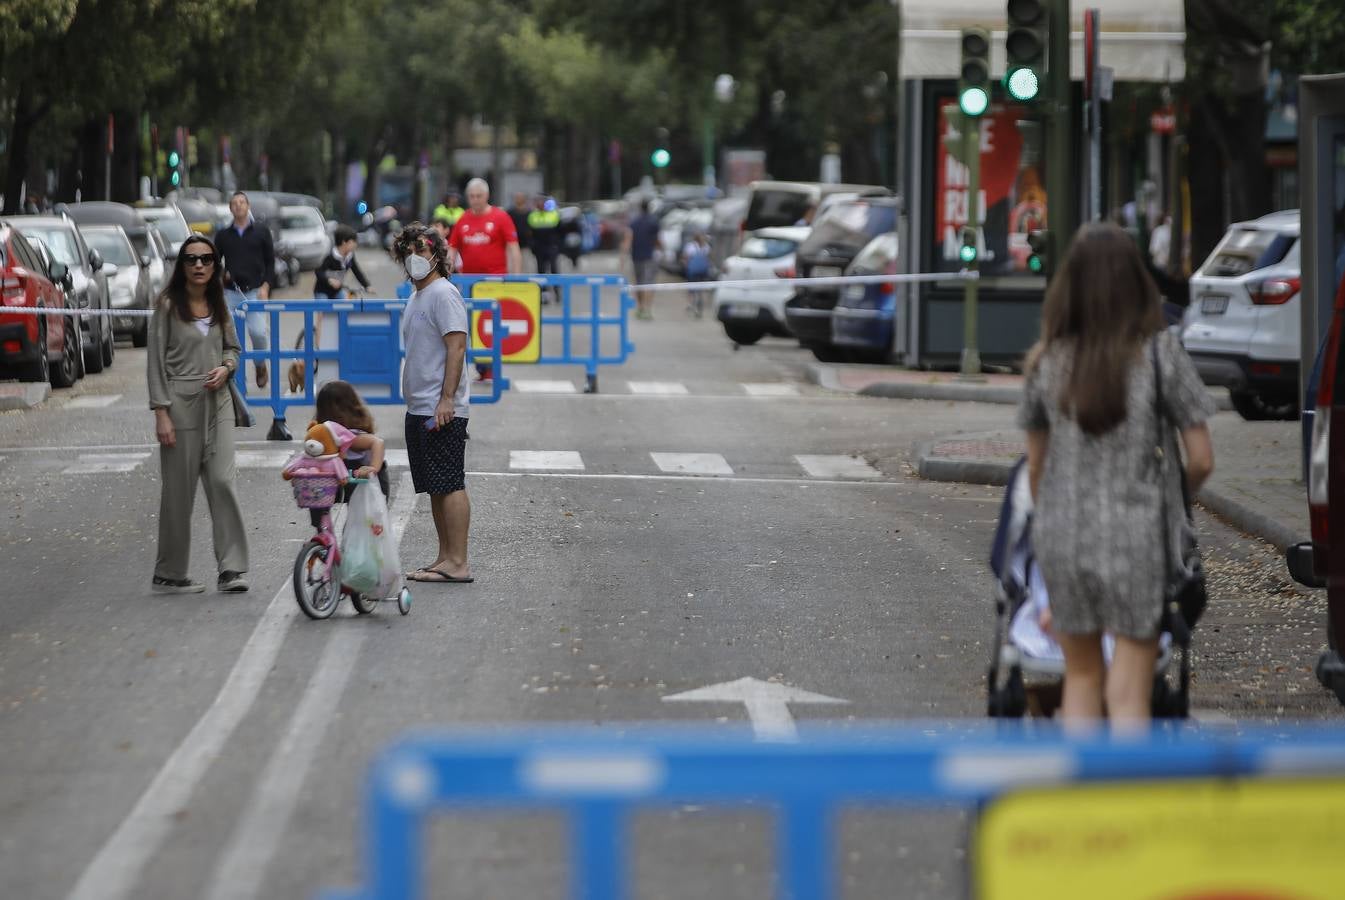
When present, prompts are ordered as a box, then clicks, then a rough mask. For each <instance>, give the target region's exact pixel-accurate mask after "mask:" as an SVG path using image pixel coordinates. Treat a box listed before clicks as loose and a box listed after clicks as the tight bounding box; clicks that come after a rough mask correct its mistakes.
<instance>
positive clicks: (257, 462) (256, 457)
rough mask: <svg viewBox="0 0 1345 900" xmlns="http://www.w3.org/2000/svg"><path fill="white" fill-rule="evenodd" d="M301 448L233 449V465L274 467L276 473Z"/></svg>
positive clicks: (260, 467)
mask: <svg viewBox="0 0 1345 900" xmlns="http://www.w3.org/2000/svg"><path fill="white" fill-rule="evenodd" d="M301 450H302V448H301V447H296V448H295V449H293V450H235V451H234V466H236V467H237V468H239V469H275V470H276V474H279V473H280V470H281V469H283V468H284V467H285V463H287V462H289V461H290V460H291V459H293V458H294V457H295V455H296V454H297V453H299V452H300V451H301Z"/></svg>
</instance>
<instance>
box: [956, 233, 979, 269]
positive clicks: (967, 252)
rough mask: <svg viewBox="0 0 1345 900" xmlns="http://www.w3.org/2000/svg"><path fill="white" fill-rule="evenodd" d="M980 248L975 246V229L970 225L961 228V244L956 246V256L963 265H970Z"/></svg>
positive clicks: (974, 260)
mask: <svg viewBox="0 0 1345 900" xmlns="http://www.w3.org/2000/svg"><path fill="white" fill-rule="evenodd" d="M979 255H980V250H979V249H978V248H977V246H976V229H975V228H972V227H971V226H970V225H965V226H963V228H962V246H961V247H959V248H958V251H957V257H958V259H960V260H962V262H963V264H964V265H968V266H970V265H972V264H973V263H975V262H976V258H977V256H979Z"/></svg>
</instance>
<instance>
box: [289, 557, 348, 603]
mask: <svg viewBox="0 0 1345 900" xmlns="http://www.w3.org/2000/svg"><path fill="white" fill-rule="evenodd" d="M340 585H341V578H340V572H339V571H338V570H337V568H336V567H335V566H333V567H332V571H331V573H330V575H329V574H328V573H327V548H326V547H324V546H323V545H322V544H321V543H319V542H318V541H309V542H308V543H306V544H304V546H303V549H302V550H300V551H299V556H298V557H297V558H296V559H295V560H294V599H295V600H297V601H299V608H300V609H302V610H303V611H304V615H306V616H308V617H309V618H310V619H325V618H327V617H329V616H330V615H331V614H332V613H334V612H336V607H337V604H338V603H339V602H340V600H341V587H340Z"/></svg>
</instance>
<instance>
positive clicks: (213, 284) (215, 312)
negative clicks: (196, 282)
mask: <svg viewBox="0 0 1345 900" xmlns="http://www.w3.org/2000/svg"><path fill="white" fill-rule="evenodd" d="M193 246H204V247H205V249H206V250H209V251H210V253H211V255H212V256H214V257H215V264H214V265H213V266H211V267H210V280H209V281H207V282H206V284H205V302H206V305H208V306H209V307H210V318H212V319H213V320H215V321H216V322H218V323H220V327H223V323H224V320H225V318H227V317H228V315H229V304H227V303H225V302H224V266H223V264H222V262H221V260H220V256H219V251H218V250H216V249H215V245H214V244H213V243H211V242H210V238H208V237H206V236H205V235H203V234H197V233H192V234H190V235H188V236H187V239H186V240H185V241H183V242H182V246H181V247H180V248H178V251H177V263H176V264H174V266H173V276H172V277H171V278H169V279H168V285H167V286H166V287H165V288H164V289H163V293H162V294H160V295H159V302H160V303H163V304H166V305H169V306H171V307H172V308H173V311H174V312H176V313H177V314H178V318H180V319H181V320H182V321H184V322H190V321H192V318H193V317H192V314H191V304H190V303H188V302H187V254H188V252H190V250H189V248H190V247H193ZM200 254H201V251H200V250H197V251H196V253H195V254H194V255H200Z"/></svg>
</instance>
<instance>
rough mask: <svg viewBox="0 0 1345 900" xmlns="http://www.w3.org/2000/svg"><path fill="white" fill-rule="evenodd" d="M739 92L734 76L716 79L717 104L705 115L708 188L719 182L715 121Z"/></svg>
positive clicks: (704, 160) (704, 167) (703, 150)
mask: <svg viewBox="0 0 1345 900" xmlns="http://www.w3.org/2000/svg"><path fill="white" fill-rule="evenodd" d="M737 92H738V81H737V79H735V78H734V77H733V76H732V75H729V74H727V73H723V74H720V75H718V76H716V77H715V83H714V90H713V96H714V99H715V102H714V103H713V104H711V106H710V109H709V110H707V111H706V113H705V122H704V130H703V132H702V133H703V141H702V147H701V158H702V159H701V165H702V174H703V181H704V183H705V186H706V187H707V188H712V187H714V186H715V184H716V182H717V181H718V176H717V174H716V172H715V119H716V117H718V115H719V113H720V111H721V110H722V109H723V108H724V107H725V106H728V105H729V104H730V103H732V102H733V95H734V94H736V93H737Z"/></svg>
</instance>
